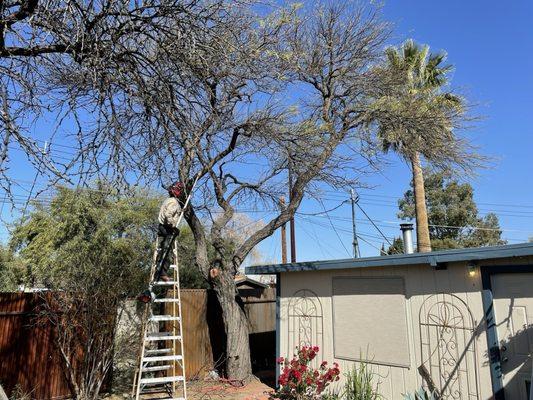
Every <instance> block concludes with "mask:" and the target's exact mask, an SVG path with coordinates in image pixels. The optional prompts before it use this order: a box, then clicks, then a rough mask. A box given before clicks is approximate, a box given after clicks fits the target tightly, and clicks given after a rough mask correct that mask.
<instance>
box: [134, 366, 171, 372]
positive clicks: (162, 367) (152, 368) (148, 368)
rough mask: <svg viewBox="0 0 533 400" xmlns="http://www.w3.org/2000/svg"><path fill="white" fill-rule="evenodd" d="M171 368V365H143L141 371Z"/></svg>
mask: <svg viewBox="0 0 533 400" xmlns="http://www.w3.org/2000/svg"><path fill="white" fill-rule="evenodd" d="M170 368H172V365H156V366H153V367H143V369H142V370H141V371H142V372H154V371H166V370H167V369H170Z"/></svg>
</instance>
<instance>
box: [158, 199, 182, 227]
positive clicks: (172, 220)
mask: <svg viewBox="0 0 533 400" xmlns="http://www.w3.org/2000/svg"><path fill="white" fill-rule="evenodd" d="M180 214H181V206H180V203H179V201H178V199H176V198H175V197H169V198H168V199H166V200H165V201H164V202H163V204H162V205H161V209H160V210H159V223H160V224H163V225H167V226H169V225H170V226H173V227H176V226H177V225H178V220H179V218H180Z"/></svg>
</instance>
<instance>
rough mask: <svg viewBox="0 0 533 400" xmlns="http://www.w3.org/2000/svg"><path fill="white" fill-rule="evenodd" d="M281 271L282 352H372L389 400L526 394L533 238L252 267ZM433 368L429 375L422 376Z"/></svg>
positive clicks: (342, 360) (331, 355)
mask: <svg viewBox="0 0 533 400" xmlns="http://www.w3.org/2000/svg"><path fill="white" fill-rule="evenodd" d="M246 272H247V273H249V274H276V275H277V285H278V288H277V289H278V290H277V303H276V304H277V306H276V307H277V326H276V335H277V338H276V351H277V355H278V356H284V357H287V356H291V355H292V354H293V353H294V350H295V348H296V347H297V346H299V345H302V344H311V345H318V346H320V348H321V352H320V359H324V360H328V361H330V362H331V361H336V362H338V363H339V364H340V365H341V369H343V370H344V371H346V370H347V369H348V368H350V367H351V365H352V364H353V363H356V362H357V361H360V360H361V359H364V360H367V361H368V362H369V363H370V364H371V365H372V368H373V370H374V371H375V373H376V380H377V381H379V390H380V392H381V394H382V395H383V396H384V398H386V399H401V398H402V394H403V393H406V392H412V391H414V390H415V389H416V388H418V387H420V386H422V385H424V386H426V387H427V386H428V384H434V385H435V387H436V388H437V389H438V390H439V391H440V392H441V393H442V397H443V398H444V399H464V400H474V399H482V400H486V399H495V400H501V399H507V400H527V399H528V394H529V386H530V383H531V364H532V360H531V354H532V349H533V328H532V326H533V325H532V324H533V243H529V244H518V245H507V246H496V247H484V248H471V249H461V250H447V251H436V252H432V253H413V254H400V255H391V256H382V257H370V258H358V259H345V260H330V261H316V262H302V263H294V264H282V265H262V266H253V267H249V268H247V270H246ZM423 376H425V378H423Z"/></svg>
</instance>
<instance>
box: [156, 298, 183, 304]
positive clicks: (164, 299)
mask: <svg viewBox="0 0 533 400" xmlns="http://www.w3.org/2000/svg"><path fill="white" fill-rule="evenodd" d="M179 302H180V299H173V298H172V297H163V298H162V299H155V300H154V303H179Z"/></svg>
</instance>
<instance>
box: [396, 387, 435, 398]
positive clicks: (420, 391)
mask: <svg viewBox="0 0 533 400" xmlns="http://www.w3.org/2000/svg"><path fill="white" fill-rule="evenodd" d="M403 400H439V396H437V394H436V393H430V392H427V391H426V390H425V389H424V388H420V389H418V390H417V391H416V392H414V393H407V394H404V395H403Z"/></svg>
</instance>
